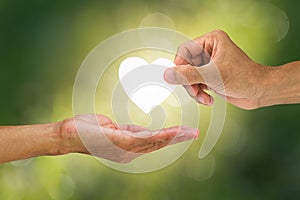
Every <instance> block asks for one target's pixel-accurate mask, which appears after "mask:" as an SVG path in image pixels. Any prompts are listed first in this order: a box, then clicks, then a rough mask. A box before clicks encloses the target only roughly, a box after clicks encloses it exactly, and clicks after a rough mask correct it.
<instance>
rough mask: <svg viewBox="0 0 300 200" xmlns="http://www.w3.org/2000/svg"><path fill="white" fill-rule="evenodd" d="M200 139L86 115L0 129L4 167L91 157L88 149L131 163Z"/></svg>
mask: <svg viewBox="0 0 300 200" xmlns="http://www.w3.org/2000/svg"><path fill="white" fill-rule="evenodd" d="M197 137H198V130H197V129H195V128H189V127H179V126H177V127H170V128H166V129H162V130H156V131H151V130H148V129H146V128H144V127H140V126H135V125H122V126H120V125H117V124H115V123H113V122H112V121H111V120H110V119H109V118H108V117H106V116H103V115H94V114H83V115H78V116H76V117H74V118H70V119H66V120H63V121H61V122H55V123H49V124H37V125H25V126H2V127H0V163H5V162H9V161H15V160H22V159H26V158H31V157H37V156H44V155H51V156H54V155H65V154H68V153H83V154H90V152H89V150H88V149H87V148H86V145H87V146H88V147H89V148H91V149H94V150H93V153H94V154H96V156H98V157H101V158H105V159H108V160H112V161H115V162H119V163H128V162H130V161H131V160H133V159H135V158H136V157H138V156H140V155H143V154H145V153H148V152H152V151H155V150H158V149H160V148H163V147H165V146H167V145H169V144H175V143H179V142H183V141H187V140H192V139H196V138H197ZM82 138H84V142H85V144H83V142H82V140H81V139H82ZM95 149H96V151H95ZM94 154H93V155H94Z"/></svg>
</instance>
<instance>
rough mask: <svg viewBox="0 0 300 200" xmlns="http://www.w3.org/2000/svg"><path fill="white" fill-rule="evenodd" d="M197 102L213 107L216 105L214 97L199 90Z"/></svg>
mask: <svg viewBox="0 0 300 200" xmlns="http://www.w3.org/2000/svg"><path fill="white" fill-rule="evenodd" d="M196 101H197V102H198V103H201V104H204V105H208V106H211V105H212V104H213V103H214V100H213V97H212V96H210V95H209V94H207V93H206V92H205V91H204V90H202V89H199V92H198V94H197V96H196Z"/></svg>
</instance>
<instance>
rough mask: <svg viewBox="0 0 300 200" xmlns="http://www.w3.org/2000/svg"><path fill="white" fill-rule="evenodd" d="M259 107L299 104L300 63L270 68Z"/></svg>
mask: <svg viewBox="0 0 300 200" xmlns="http://www.w3.org/2000/svg"><path fill="white" fill-rule="evenodd" d="M263 87H264V88H262V90H263V91H264V92H263V93H262V97H261V99H260V103H259V107H264V106H270V105H276V104H294V103H300V61H297V62H291V63H288V64H285V65H282V66H279V67H272V68H271V70H270V76H269V79H268V80H266V81H265V86H263Z"/></svg>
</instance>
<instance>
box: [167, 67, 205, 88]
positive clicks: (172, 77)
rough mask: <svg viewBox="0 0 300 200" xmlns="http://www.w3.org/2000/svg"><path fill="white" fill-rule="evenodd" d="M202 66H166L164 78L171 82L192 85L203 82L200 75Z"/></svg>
mask: <svg viewBox="0 0 300 200" xmlns="http://www.w3.org/2000/svg"><path fill="white" fill-rule="evenodd" d="M202 68H203V67H194V66H190V65H182V66H176V67H171V68H168V69H167V70H166V71H165V73H164V79H165V80H166V81H167V82H168V83H171V84H181V85H194V84H199V83H205V81H204V79H203V77H202V76H201V71H202Z"/></svg>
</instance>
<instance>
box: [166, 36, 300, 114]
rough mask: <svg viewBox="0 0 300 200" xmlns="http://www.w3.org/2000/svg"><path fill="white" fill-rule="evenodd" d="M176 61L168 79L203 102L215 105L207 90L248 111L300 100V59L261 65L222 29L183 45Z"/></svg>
mask: <svg viewBox="0 0 300 200" xmlns="http://www.w3.org/2000/svg"><path fill="white" fill-rule="evenodd" d="M174 63H175V64H176V65H177V66H175V67H172V68H169V69H167V70H166V71H165V74H164V78H165V80H166V81H167V82H169V83H171V84H181V85H184V87H185V88H186V90H187V91H188V93H189V94H190V96H191V97H193V98H194V99H195V100H196V101H197V102H198V103H201V104H205V105H212V104H213V98H212V96H211V95H210V94H208V92H207V91H213V92H215V93H216V94H217V95H220V96H222V97H224V98H225V99H226V101H228V102H229V103H231V104H233V105H235V106H237V107H240V108H243V109H247V110H252V109H256V108H261V107H265V106H271V105H276V104H293V103H299V102H300V61H298V62H291V63H287V64H284V65H282V66H277V67H272V66H266V65H262V64H258V63H256V62H254V61H253V60H252V59H250V58H249V57H248V56H247V55H246V54H245V52H244V51H243V50H241V49H240V48H239V47H238V46H237V45H236V44H235V43H234V42H233V41H232V40H231V39H230V37H229V36H228V35H227V34H226V33H225V32H224V31H221V30H216V31H213V32H210V33H208V34H206V35H203V36H201V37H199V38H196V39H194V40H191V41H188V42H186V43H183V44H182V45H180V46H179V48H178V51H177V55H176V57H175V60H174Z"/></svg>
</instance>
